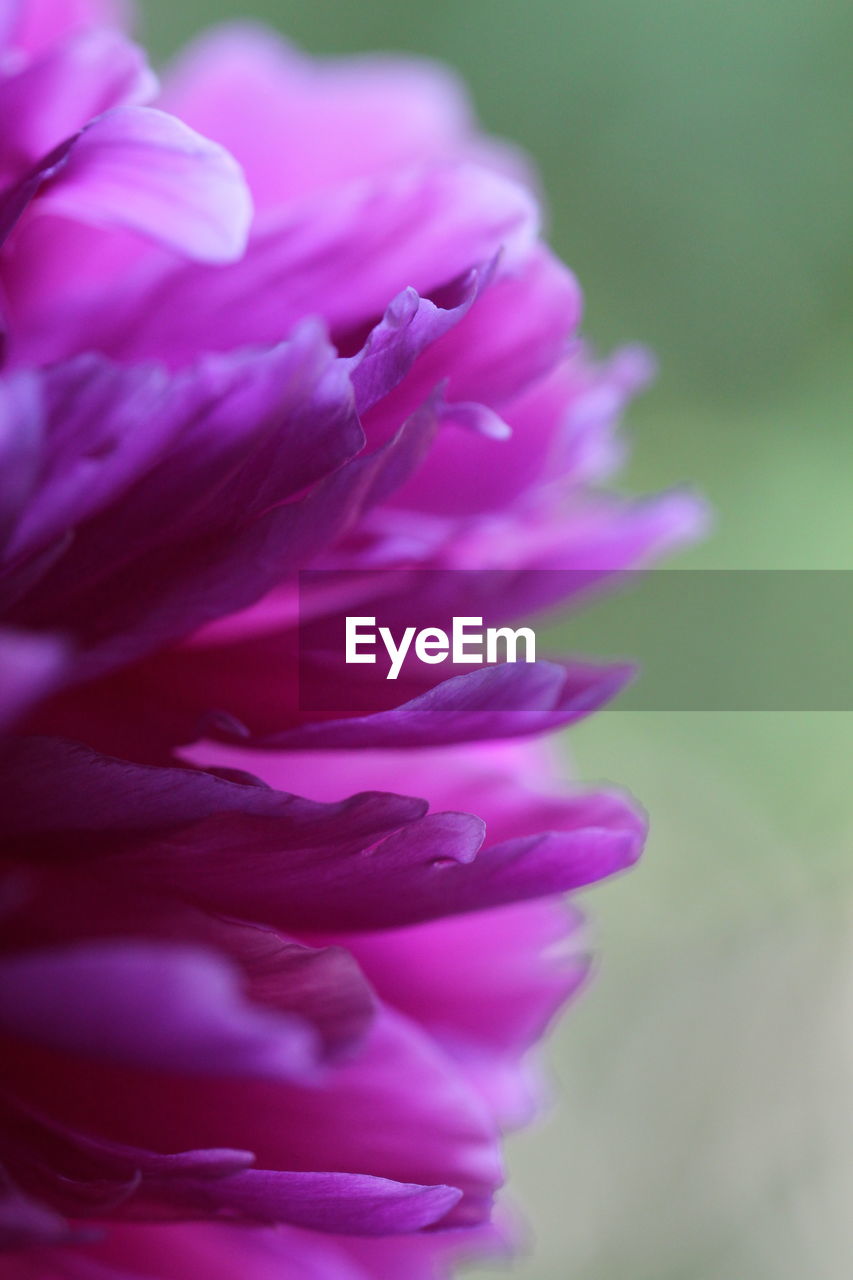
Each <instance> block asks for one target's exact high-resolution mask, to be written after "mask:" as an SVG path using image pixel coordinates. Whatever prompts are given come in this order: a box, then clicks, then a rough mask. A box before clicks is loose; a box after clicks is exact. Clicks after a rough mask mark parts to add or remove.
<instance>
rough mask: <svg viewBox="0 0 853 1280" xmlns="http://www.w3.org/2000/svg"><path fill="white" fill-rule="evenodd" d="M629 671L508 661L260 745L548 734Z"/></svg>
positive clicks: (335, 746)
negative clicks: (387, 708)
mask: <svg viewBox="0 0 853 1280" xmlns="http://www.w3.org/2000/svg"><path fill="white" fill-rule="evenodd" d="M633 674H634V673H633V670H632V669H631V668H630V667H626V666H617V665H612V666H601V665H596V664H594V663H579V662H578V663H571V664H569V663H567V664H558V663H554V662H535V663H531V664H529V665H528V664H520V663H519V664H512V663H505V664H503V665H500V666H496V667H481V668H480V669H479V670H477V671H471V672H467V673H466V674H464V675H459V676H452V677H451V678H450V679H449V680H445V681H443V682H442V683H440V684H437V685H435V686H433V688H431V689H429V690H428V691H427V692H426V693H422V694H419V695H418V696H417V697H416V698H413V699H412V700H411V701H410V702H405V703H403V704H402V705H401V706H398V707H394V708H393V709H392V710H390V711H379V712H376V713H375V714H373V715H367V716H358V717H353V718H352V719H341V720H328V721H325V722H317V723H313V724H311V723H308V724H305V725H303V726H302V727H301V728H298V729H291V730H286V731H284V732H283V733H279V734H274V735H270V736H268V737H265V738H264V739H263V740H262V741H261V743H260V745H262V746H270V747H271V746H274V747H280V748H285V749H293V750H298V751H306V750H330V751H335V750H339V749H340V748H342V747H371V748H386V747H389V748H390V747H425V746H441V745H444V744H447V743H452V742H469V741H473V742H482V741H485V740H486V739H490V738H516V737H525V736H528V735H530V734H535V733H544V732H547V731H548V730H551V729H557V728H561V727H563V726H564V725H568V724H572V723H574V722H575V721H576V720H579V719H581V718H582V717H583V716H586V715H589V714H590V713H591V712H592V711H596V710H598V708H599V707H601V706H603V705H604V704H605V703H606V702H608V701H609V700H610V699H611V698H613V697H614V696H615V695H616V694H617V693H618V692H619V691H620V689H622V688H623V687H624V686H625V684H627V682H628V681H629V680H630V679H631V678H632V677H633Z"/></svg>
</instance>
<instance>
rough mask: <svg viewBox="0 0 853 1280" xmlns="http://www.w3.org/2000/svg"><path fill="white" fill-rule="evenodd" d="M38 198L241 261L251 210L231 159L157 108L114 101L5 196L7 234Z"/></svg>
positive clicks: (46, 206) (54, 209)
mask: <svg viewBox="0 0 853 1280" xmlns="http://www.w3.org/2000/svg"><path fill="white" fill-rule="evenodd" d="M36 196H38V204H37V206H33V208H34V209H35V208H37V210H38V212H39V213H40V214H45V213H53V214H60V215H62V216H63V217H66V218H71V219H72V220H77V221H80V222H84V223H93V224H95V225H96V226H118V227H123V228H125V229H127V230H130V231H134V232H137V233H138V234H140V235H143V236H146V237H149V238H151V239H154V240H157V241H159V242H160V243H162V244H164V245H166V246H167V247H168V248H170V249H172V250H174V251H176V252H177V253H180V254H183V255H186V256H188V257H190V258H195V259H197V260H199V261H201V262H213V263H224V262H232V261H234V259H236V258H239V257H240V256H241V255H242V254H243V252H244V250H245V247H246V239H247V236H248V231H249V224H250V222H251V216H252V208H251V199H250V197H249V193H248V189H247V187H246V185H245V182H244V180H243V177H242V174H241V173H240V170H239V168H238V166H237V164H236V162H235V161H234V160H233V159H232V158H231V156H229V155H228V153H227V152H226V151H223V150H222V148H221V147H218V146H216V145H215V143H212V142H208V141H207V140H206V139H205V138H202V137H200V136H199V135H198V134H197V133H194V132H193V131H192V129H188V128H187V126H186V125H184V124H182V123H181V121H180V120H176V119H175V118H174V117H173V116H169V115H166V114H165V112H163V111H156V110H154V109H153V108H151V107H115V108H113V109H112V110H111V111H107V112H105V113H104V114H103V115H101V116H99V117H98V118H97V119H95V120H93V121H92V122H91V124H88V125H86V126H85V128H84V129H82V130H81V132H80V133H78V134H77V135H76V137H74V138H71V139H70V140H69V141H68V142H65V143H63V144H62V145H61V146H60V147H59V148H58V149H57V150H56V151H54V152H53V153H52V154H51V155H49V156H48V157H47V158H46V159H45V160H44V161H43V162H42V164H41V165H40V166H39V168H38V169H37V170H36V171H35V172H34V173H33V174H32V175H30V177H28V178H27V179H25V180H24V181H23V182H22V183H21V184H20V185H19V186H18V187H17V188H16V189H15V190H13V191H12V192H11V193H9V195H7V197H6V198H5V201H4V204H3V208H2V210H0V236H2V238H3V239H5V238H6V237H7V236H8V234H9V232H10V231H11V230H12V228H13V227H14V225H15V223H16V222H17V221H18V219H19V218H20V217H21V215H22V214H23V213H24V211H25V210H26V209H27V208H28V206H30V205H31V204H32V202H33V201H34V198H35V197H36Z"/></svg>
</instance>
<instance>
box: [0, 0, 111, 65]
mask: <svg viewBox="0 0 853 1280" xmlns="http://www.w3.org/2000/svg"><path fill="white" fill-rule="evenodd" d="M129 10H130V4H129V3H128V0H2V3H0V37H5V38H6V39H7V40H8V41H9V42H10V43H11V44H13V45H14V46H15V47H16V48H18V49H23V50H24V51H25V52H27V53H30V54H36V53H39V52H40V51H41V50H42V49H47V48H49V47H50V46H51V45H53V44H56V43H58V42H59V41H61V40H65V39H66V38H67V37H68V36H70V35H71V34H72V33H73V32H75V31H78V30H80V29H81V28H83V27H93V26H100V27H106V26H109V27H116V26H119V27H126V26H127V20H128V15H129Z"/></svg>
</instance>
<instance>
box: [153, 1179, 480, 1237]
mask: <svg viewBox="0 0 853 1280" xmlns="http://www.w3.org/2000/svg"><path fill="white" fill-rule="evenodd" d="M168 1191H169V1198H170V1200H172V1202H173V1203H174V1204H175V1205H176V1206H180V1207H181V1208H185V1209H186V1210H188V1211H194V1212H196V1213H198V1212H203V1213H205V1214H210V1215H211V1216H214V1215H215V1214H217V1213H218V1212H222V1211H227V1213H228V1214H229V1216H238V1217H241V1218H244V1219H246V1220H249V1221H253V1222H287V1223H290V1224H292V1225H293V1226H299V1227H307V1228H309V1229H310V1230H312V1231H327V1232H330V1233H333V1234H337V1235H358V1236H362V1235H363V1236H384V1235H395V1234H401V1235H405V1234H408V1233H409V1232H412V1231H422V1230H423V1229H424V1228H425V1227H430V1226H433V1225H434V1224H435V1223H437V1222H439V1221H440V1220H441V1219H442V1218H444V1217H445V1216H446V1215H447V1214H448V1213H449V1212H450V1211H451V1210H452V1209H453V1208H454V1206H455V1205H456V1204H458V1202H459V1200H460V1198H461V1194H462V1193H461V1191H459V1190H458V1189H457V1188H456V1187H449V1186H420V1185H418V1184H412V1183H404V1182H397V1181H393V1180H391V1179H387V1178H377V1177H370V1176H367V1175H364V1174H355V1173H289V1172H285V1173H280V1172H275V1171H272V1170H265V1169H247V1170H245V1171H244V1172H242V1173H236V1174H233V1175H231V1176H230V1177H226V1178H221V1179H216V1180H212V1181H207V1180H206V1181H197V1182H189V1181H186V1182H183V1183H182V1182H181V1181H180V1180H175V1181H173V1182H171V1183H170V1184H169V1189H168Z"/></svg>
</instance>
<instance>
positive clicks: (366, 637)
mask: <svg viewBox="0 0 853 1280" xmlns="http://www.w3.org/2000/svg"><path fill="white" fill-rule="evenodd" d="M362 625H363V626H366V627H375V626H376V619H375V618H347V620H346V644H345V647H344V658H345V660H346V661H347V662H375V661H376V654H375V653H359V652H358V647H359V645H362V644H374V643H375V641H376V632H375V631H370V632H365V633H364V634H361V635H360V634H359V630H358V629H359V627H360V626H362Z"/></svg>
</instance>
